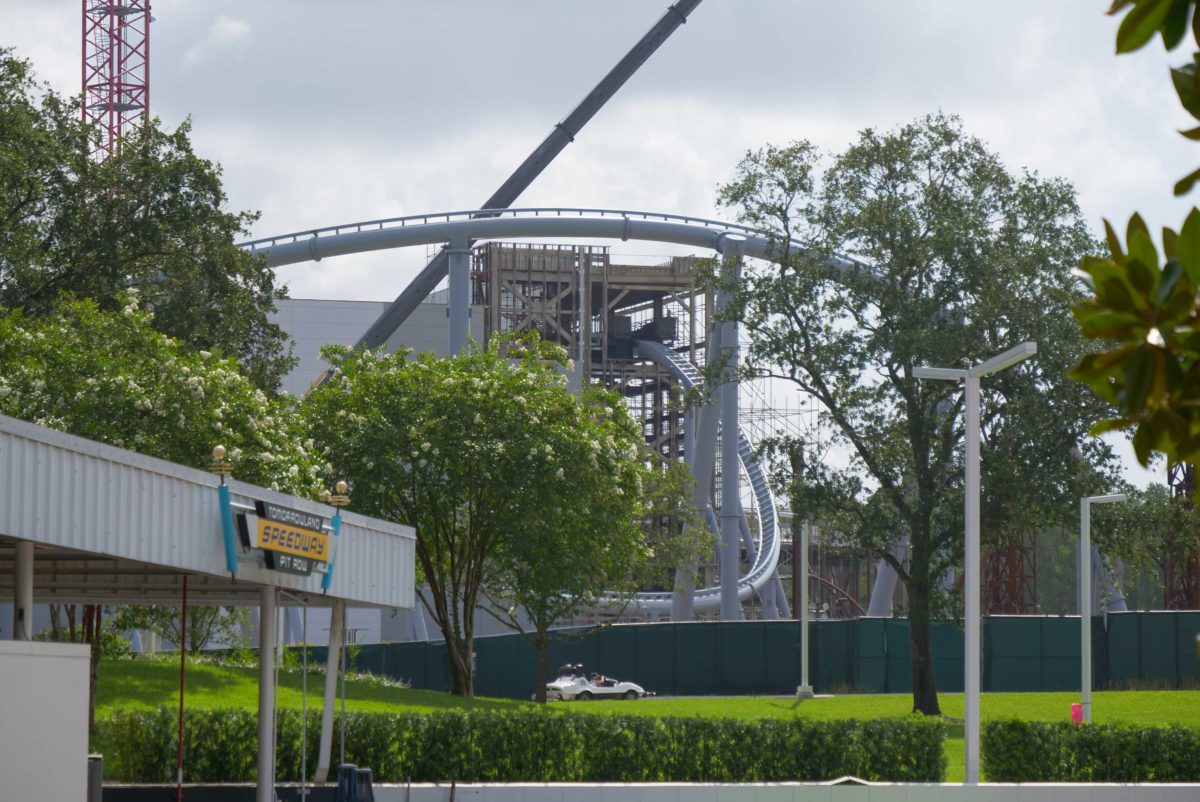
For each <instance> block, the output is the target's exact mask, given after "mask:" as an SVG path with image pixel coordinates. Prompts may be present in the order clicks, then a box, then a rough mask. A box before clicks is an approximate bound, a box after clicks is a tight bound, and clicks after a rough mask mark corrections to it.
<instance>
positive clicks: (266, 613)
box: [254, 587, 276, 802]
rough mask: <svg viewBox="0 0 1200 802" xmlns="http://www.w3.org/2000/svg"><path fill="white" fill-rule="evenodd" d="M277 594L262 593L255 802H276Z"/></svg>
mask: <svg viewBox="0 0 1200 802" xmlns="http://www.w3.org/2000/svg"><path fill="white" fill-rule="evenodd" d="M275 594H276V590H275V588H273V587H265V588H263V589H262V590H261V591H259V599H260V601H259V616H258V783H257V786H256V792H255V795H254V799H255V802H275V620H276V615H275V598H276V597H275Z"/></svg>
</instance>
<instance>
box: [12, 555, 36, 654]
mask: <svg viewBox="0 0 1200 802" xmlns="http://www.w3.org/2000/svg"><path fill="white" fill-rule="evenodd" d="M13 567H14V569H15V576H14V577H13V579H14V582H13V591H14V592H13V627H12V633H13V635H12V639H13V640H33V542H32V541H29V540H18V541H17V548H16V559H15V560H14V563H13Z"/></svg>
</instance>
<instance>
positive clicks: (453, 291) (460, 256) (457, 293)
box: [446, 237, 471, 356]
mask: <svg viewBox="0 0 1200 802" xmlns="http://www.w3.org/2000/svg"><path fill="white" fill-rule="evenodd" d="M446 256H447V257H448V258H449V261H450V267H449V273H450V298H449V303H448V304H447V305H446V315H447V316H448V317H449V318H450V321H449V322H450V325H449V331H450V343H449V345H450V352H449V353H450V355H451V356H453V355H455V354H461V353H462V352H463V351H464V350H465V349H466V347H467V338H468V337H469V336H470V334H471V249H470V247H469V243H468V242H467V240H466V239H465V238H461V237H460V238H456V239H454V240H451V241H450V245H449V247H447V248H446Z"/></svg>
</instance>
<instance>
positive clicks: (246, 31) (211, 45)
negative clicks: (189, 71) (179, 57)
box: [183, 14, 250, 64]
mask: <svg viewBox="0 0 1200 802" xmlns="http://www.w3.org/2000/svg"><path fill="white" fill-rule="evenodd" d="M249 39H250V23H248V22H246V21H244V20H240V19H234V18H233V17H227V16H225V15H224V14H222V15H220V16H219V17H217V19H216V21H214V22H213V24H212V27H210V28H209V29H208V34H207V35H206V36H205V37H204V38H203V39H201V40H200V41H199V42H196V44H194V45H192V46H191V47H190V48H188V50H187V52H186V53H184V54H183V60H184V61H185V62H186V63H188V64H198V63H200V62H202V61H204V60H205V59H206V58H208V55H209V53H210V52H211V51H213V50H219V49H222V48H226V47H230V46H232V45H236V44H240V43H242V42H246V41H248V40H249Z"/></svg>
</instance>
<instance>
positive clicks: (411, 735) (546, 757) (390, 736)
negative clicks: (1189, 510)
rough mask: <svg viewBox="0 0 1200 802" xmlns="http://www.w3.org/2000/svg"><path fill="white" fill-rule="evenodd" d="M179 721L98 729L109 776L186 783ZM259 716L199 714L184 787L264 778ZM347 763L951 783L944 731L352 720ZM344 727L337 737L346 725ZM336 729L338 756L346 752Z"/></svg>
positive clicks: (457, 771) (519, 717)
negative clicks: (258, 764)
mask: <svg viewBox="0 0 1200 802" xmlns="http://www.w3.org/2000/svg"><path fill="white" fill-rule="evenodd" d="M175 715H176V713H175V711H173V710H170V709H167V708H163V709H160V710H158V711H156V712H149V713H148V712H117V713H114V714H112V715H111V716H110V717H108V718H106V719H102V720H100V721H98V722H97V736H98V739H99V741H100V742H101V743H103V744H104V745H105V748H106V749H107V753H106V754H105V763H106V764H107V765H106V769H107V770H106V774H108V776H109V777H111V778H112V779H117V780H121V781H124V782H168V781H170V780H172V779H173V778H174V766H175V731H176V719H175ZM256 718H257V717H256V716H255V715H254V714H252V713H248V712H244V711H237V710H228V711H195V712H189V713H188V715H187V722H186V724H187V727H186V734H185V738H184V747H185V752H184V754H185V764H184V779H185V780H186V781H188V782H217V781H246V780H251V779H253V777H254V768H255V749H256V742H257V737H256V733H257V725H256ZM346 718H347V729H346V760H347V761H349V762H351V763H356V764H358V765H360V766H369V767H370V768H371V769H373V770H374V776H375V779H376V781H377V782H404V781H409V780H411V781H412V782H429V781H440V780H451V779H453V780H459V781H464V782H469V781H474V782H516V781H529V782H572V781H593V782H605V781H608V782H629V781H694V782H721V781H723V782H763V781H783V780H826V779H832V778H834V777H839V776H841V775H844V774H853V775H856V776H858V777H863V778H865V779H877V780H910V781H940V780H941V779H942V778H943V777H944V775H945V770H946V761H945V758H944V757H943V754H942V740H943V737H944V730H943V727H942V726H941V724H940V723H937V722H926V721H918V720H895V719H892V720H886V719H885V720H878V721H869V722H862V723H860V722H856V721H818V722H807V721H802V720H799V719H794V720H790V721H783V720H761V721H740V720H736V719H705V718H650V717H642V716H628V715H613V716H604V715H588V714H566V713H558V712H549V711H529V712H504V713H498V712H472V713H461V712H440V713H434V714H417V713H410V714H386V713H363V714H350V715H347V717H346ZM319 722H320V714H319V713H318V712H313V713H310V714H309V718H308V744H307V746H308V748H307V752H308V758H307V768H308V772H309V773H310V775H311V772H312V770H313V768H314V767H315V766H316V751H317V743H316V741H317V737H318V733H319V726H320V724H319ZM300 725H301V717H300V714H299V713H297V712H295V711H280V713H279V727H278V734H277V747H276V751H277V765H278V771H277V774H278V779H280V780H295V779H298V778H299V776H300V758H301V754H300V752H301V749H300V730H301V727H300ZM335 726H336V725H335ZM339 740H340V739H339V734H338V732H337V731H336V729H335V733H334V748H335V750H336V748H337V744H338V742H339Z"/></svg>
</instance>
